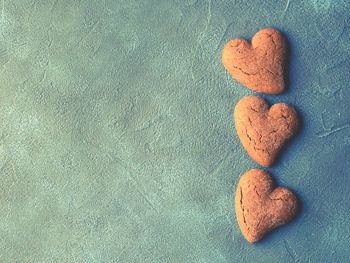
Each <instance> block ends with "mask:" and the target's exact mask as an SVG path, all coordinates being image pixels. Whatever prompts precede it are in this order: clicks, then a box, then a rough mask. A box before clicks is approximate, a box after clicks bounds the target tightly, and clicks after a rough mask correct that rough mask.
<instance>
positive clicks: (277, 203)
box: [235, 169, 298, 243]
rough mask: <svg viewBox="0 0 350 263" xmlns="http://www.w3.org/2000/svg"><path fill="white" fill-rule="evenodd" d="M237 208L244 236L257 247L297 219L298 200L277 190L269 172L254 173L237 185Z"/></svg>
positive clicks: (287, 192) (292, 194)
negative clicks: (269, 235)
mask: <svg viewBox="0 0 350 263" xmlns="http://www.w3.org/2000/svg"><path fill="white" fill-rule="evenodd" d="M235 207H236V216H237V220H238V224H239V227H240V228H241V231H242V234H243V236H244V237H245V238H246V239H247V240H248V241H249V242H251V243H254V242H257V241H259V240H261V239H262V238H263V237H264V236H265V235H266V234H267V233H268V232H270V231H271V230H273V229H275V228H277V227H279V226H281V225H283V224H286V223H288V222H290V221H291V220H292V219H293V218H295V216H296V214H297V211H298V200H297V197H296V195H295V194H294V193H293V192H292V191H291V190H289V189H287V188H285V187H277V185H276V183H275V182H274V180H273V179H272V177H271V176H270V175H269V174H268V173H267V172H266V171H264V170H259V169H253V170H250V171H248V172H246V173H245V174H243V175H242V177H241V179H240V181H239V183H238V186H237V190H236V198H235Z"/></svg>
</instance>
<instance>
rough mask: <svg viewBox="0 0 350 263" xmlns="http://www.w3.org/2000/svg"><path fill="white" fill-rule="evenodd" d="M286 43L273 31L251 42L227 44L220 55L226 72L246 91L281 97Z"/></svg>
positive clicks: (239, 40)
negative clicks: (245, 87)
mask: <svg viewBox="0 0 350 263" xmlns="http://www.w3.org/2000/svg"><path fill="white" fill-rule="evenodd" d="M286 50H287V48H286V41H285V39H284V37H283V36H282V34H281V33H280V32H279V31H277V30H275V29H272V28H266V29H263V30H260V31H259V32H258V33H256V34H255V36H254V37H253V38H252V42H251V43H249V42H248V41H247V40H245V39H242V38H236V39H233V40H231V41H229V42H228V43H227V44H226V45H225V47H224V50H223V52H222V62H223V64H224V66H225V68H226V69H227V71H228V72H230V74H231V75H232V76H233V77H234V78H235V79H236V80H238V81H239V82H240V83H242V84H243V85H245V86H247V87H248V88H250V89H252V90H254V91H257V92H261V93H266V94H280V93H282V92H283V90H284V88H285V83H284V66H285V63H286Z"/></svg>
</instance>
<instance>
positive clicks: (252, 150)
mask: <svg viewBox="0 0 350 263" xmlns="http://www.w3.org/2000/svg"><path fill="white" fill-rule="evenodd" d="M234 119H235V126H236V130H237V133H238V136H239V138H240V140H241V142H242V145H243V146H244V148H245V149H246V151H247V152H248V154H249V155H250V156H251V157H252V158H253V160H255V161H256V162H257V163H259V164H261V165H263V166H265V167H268V166H271V165H272V164H273V163H274V161H275V160H276V158H277V156H278V154H279V153H280V152H281V150H282V148H283V146H284V145H285V143H286V142H287V141H288V140H290V139H291V138H292V137H293V136H294V135H295V134H296V132H297V131H298V130H299V126H300V121H299V117H298V114H297V112H296V111H295V109H294V108H293V107H292V106H290V105H288V104H286V103H278V104H274V105H272V106H271V108H269V105H268V103H267V102H266V101H265V100H264V99H263V98H261V97H259V96H253V95H251V96H247V97H244V98H243V99H241V100H240V101H239V102H238V103H237V105H236V107H235V111H234Z"/></svg>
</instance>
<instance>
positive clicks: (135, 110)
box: [0, 0, 350, 263]
mask: <svg viewBox="0 0 350 263" xmlns="http://www.w3.org/2000/svg"><path fill="white" fill-rule="evenodd" d="M0 11H1V16H0V74H1V78H0V94H1V96H0V125H1V126H0V138H1V140H0V237H1V238H0V262H176V263H178V262H346V260H348V258H349V257H350V251H349V249H348V244H349V242H350V240H349V239H350V238H349V236H350V230H349V229H350V228H349V225H350V217H349V207H350V199H349V192H350V172H349V169H350V167H349V161H350V160H349V159H350V111H349V99H350V87H349V83H350V74H349V68H350V67H349V66H350V58H349V55H350V17H349V11H350V4H349V2H348V1H345V0H309V1H301V0H288V1H272V0H269V1H259V3H258V2H257V1H241V0H235V1H233V0H222V1H218V0H209V1H204V0H172V1H171V0H164V1H158V0H145V1H139V0H101V1H92V0H84V1H68V0H65V1H63V0H36V1H34V0H21V1H20V0H13V1H10V0H2V1H1V3H0ZM266 27H273V28H276V29H278V30H280V31H281V32H282V33H283V34H284V35H285V36H286V37H287V39H288V41H289V44H290V50H291V56H290V61H289V63H288V64H289V69H288V70H289V74H288V76H289V78H288V84H289V85H288V86H289V88H288V90H287V92H285V93H284V94H282V95H280V96H268V95H264V96H263V97H264V98H265V99H267V100H268V101H269V102H270V103H271V104H274V103H277V102H285V103H288V104H291V105H292V106H294V107H295V108H296V109H297V110H298V112H300V114H301V116H302V118H303V128H302V130H301V132H300V134H299V135H298V136H297V137H296V138H295V139H294V140H293V141H292V143H291V144H290V145H289V146H288V147H287V149H286V151H284V153H283V155H282V157H281V158H280V160H279V161H278V162H277V164H276V165H275V166H273V167H272V168H269V169H268V171H269V172H270V173H271V174H272V176H273V177H274V178H275V179H276V180H277V183H278V184H279V185H283V186H285V187H288V188H290V189H292V190H293V191H294V192H296V194H297V195H298V196H299V197H300V198H301V201H302V203H303V209H302V212H301V215H300V216H299V217H298V219H297V220H295V221H293V222H292V223H290V224H288V225H287V226H285V227H282V228H280V229H278V230H277V231H275V232H273V233H272V234H270V235H269V236H267V237H266V238H265V239H264V240H263V241H261V242H259V243H257V244H254V245H252V244H249V243H248V242H247V241H246V240H245V239H244V237H243V236H242V234H241V232H240V229H239V227H238V224H237V221H236V218H235V215H234V211H235V209H234V193H235V189H236V186H237V183H238V181H239V178H240V176H241V175H242V174H243V173H244V172H246V171H248V170H250V169H253V168H260V167H259V165H257V164H256V163H255V162H254V161H253V160H252V159H251V158H250V157H249V156H248V154H247V153H246V152H245V150H244V149H243V147H242V145H241V144H240V141H239V139H238V135H237V133H236V132H235V127H234V120H233V110H234V107H235V105H236V104H237V102H238V101H239V100H240V99H241V98H243V97H244V96H247V95H249V94H255V93H254V92H253V91H251V90H249V89H247V88H246V87H244V86H243V85H241V84H239V83H238V82H237V81H236V80H234V79H233V78H232V77H231V76H230V74H229V73H228V72H226V70H225V68H224V66H223V65H222V62H221V52H222V49H223V47H224V45H225V44H226V43H227V42H228V41H229V40H231V39H233V38H237V37H241V38H247V39H250V38H251V37H252V36H253V35H254V34H255V33H256V32H257V31H259V30H260V29H262V28H266Z"/></svg>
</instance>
